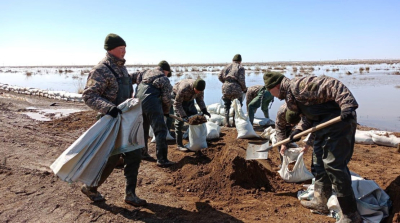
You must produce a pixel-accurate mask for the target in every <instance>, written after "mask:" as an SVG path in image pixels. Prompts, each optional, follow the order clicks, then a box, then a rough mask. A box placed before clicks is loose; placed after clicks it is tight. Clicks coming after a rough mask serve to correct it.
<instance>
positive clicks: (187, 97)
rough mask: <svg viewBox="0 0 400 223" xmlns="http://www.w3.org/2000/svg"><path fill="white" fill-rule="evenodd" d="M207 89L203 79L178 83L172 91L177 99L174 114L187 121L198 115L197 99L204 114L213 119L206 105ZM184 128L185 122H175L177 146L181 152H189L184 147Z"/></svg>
mask: <svg viewBox="0 0 400 223" xmlns="http://www.w3.org/2000/svg"><path fill="white" fill-rule="evenodd" d="M205 88H206V82H205V81H204V80H203V79H197V80H193V79H185V80H182V81H179V82H178V83H176V84H175V85H174V88H173V90H172V91H173V92H172V97H173V98H174V99H175V100H174V106H173V107H174V113H175V114H176V115H177V116H179V117H181V118H182V119H184V120H185V121H187V118H188V117H189V116H191V115H195V114H197V109H196V107H195V106H194V99H196V102H197V104H198V105H199V107H200V109H201V111H202V112H203V114H205V115H208V116H209V117H211V115H210V113H208V111H207V108H206V104H205V103H204V89H205ZM182 127H183V122H181V121H179V120H175V134H176V144H177V146H178V149H179V150H180V151H188V150H187V149H186V148H185V147H183V143H182Z"/></svg>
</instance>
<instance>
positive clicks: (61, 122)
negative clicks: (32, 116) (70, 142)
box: [40, 111, 97, 131]
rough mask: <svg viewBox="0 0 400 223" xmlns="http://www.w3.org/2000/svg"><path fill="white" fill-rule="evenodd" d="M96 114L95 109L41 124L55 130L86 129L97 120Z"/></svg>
mask: <svg viewBox="0 0 400 223" xmlns="http://www.w3.org/2000/svg"><path fill="white" fill-rule="evenodd" d="M96 115H97V112H95V111H83V112H77V113H74V114H73V115H69V116H66V117H63V118H59V119H53V120H51V121H48V122H42V123H40V125H41V126H43V127H45V128H50V129H52V130H55V131H71V130H79V129H85V130H86V129H88V128H89V127H90V126H92V125H93V124H94V123H95V122H96V121H97V118H96Z"/></svg>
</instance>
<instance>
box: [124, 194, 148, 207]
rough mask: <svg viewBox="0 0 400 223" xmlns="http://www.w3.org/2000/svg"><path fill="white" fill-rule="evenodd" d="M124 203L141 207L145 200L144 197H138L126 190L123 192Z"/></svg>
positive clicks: (145, 202)
mask: <svg viewBox="0 0 400 223" xmlns="http://www.w3.org/2000/svg"><path fill="white" fill-rule="evenodd" d="M125 203H127V204H130V205H133V206H135V207H141V206H145V205H146V204H147V201H146V200H144V199H140V198H139V197H138V196H136V194H135V193H132V192H127V193H126V194H125Z"/></svg>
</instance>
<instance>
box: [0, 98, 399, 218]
mask: <svg viewBox="0 0 400 223" xmlns="http://www.w3.org/2000/svg"><path fill="white" fill-rule="evenodd" d="M53 102H57V104H56V106H58V108H80V109H83V110H85V111H83V112H80V113H75V114H72V115H70V116H68V117H64V118H61V119H55V120H52V121H49V122H39V121H34V120H32V119H30V118H29V117H28V116H26V115H24V114H22V113H23V112H24V111H26V108H27V107H30V106H35V107H36V108H49V105H50V104H52V103H53ZM95 115H96V113H95V112H94V111H90V110H89V109H88V108H87V107H86V106H84V105H83V104H74V103H66V102H59V101H53V100H49V99H43V98H37V97H34V96H21V95H15V94H11V93H9V92H4V91H0V158H1V159H0V198H1V199H0V222H131V221H138V222H335V221H334V219H333V218H329V217H325V216H321V215H316V214H312V213H310V211H309V210H307V209H305V208H303V207H302V206H301V205H300V202H299V201H298V200H297V198H296V194H297V191H299V190H301V189H302V184H296V183H285V182H284V181H283V180H281V179H280V177H279V175H278V174H277V172H276V168H277V166H278V164H279V157H278V154H277V152H276V151H272V152H270V155H269V156H270V158H269V159H268V160H266V162H265V165H261V164H260V163H258V162H257V161H245V159H244V157H245V148H246V147H247V140H243V139H236V136H237V132H236V130H235V129H227V128H222V134H221V139H220V140H214V141H209V142H208V145H209V148H207V149H206V150H204V152H203V153H204V156H196V155H195V154H193V153H184V152H180V151H178V150H176V146H175V145H173V144H172V143H171V144H170V145H169V158H170V159H171V160H173V161H175V162H177V165H175V166H173V167H171V168H166V169H162V168H159V167H157V166H156V164H155V163H154V162H147V161H143V162H142V164H141V167H140V173H139V180H138V188H137V194H138V195H139V196H140V197H141V198H144V199H146V200H147V201H148V202H149V204H148V205H147V206H146V207H144V208H135V207H132V206H130V205H127V204H125V203H124V202H123V195H124V177H123V172H122V170H121V169H116V170H115V171H114V172H113V173H112V174H111V176H110V177H109V178H108V179H107V181H106V182H105V183H104V185H102V186H101V187H100V188H99V191H100V192H101V193H103V195H105V196H106V198H107V200H106V201H105V202H102V203H92V202H90V201H89V200H88V199H87V198H86V197H85V196H84V195H83V194H81V192H80V184H68V183H66V182H63V181H61V180H60V179H58V177H56V176H54V174H53V173H52V172H51V170H50V169H49V165H50V164H51V163H52V162H53V161H54V160H55V159H56V158H57V157H58V156H59V155H60V154H61V153H62V152H63V151H64V150H65V149H66V148H67V147H68V146H69V145H70V144H71V143H73V142H74V141H75V140H76V139H77V138H78V137H79V136H80V135H81V134H82V133H83V132H84V131H86V130H87V129H88V128H89V127H90V126H91V125H92V124H93V123H94V122H95ZM257 130H258V131H262V129H261V128H259V129H257ZM397 136H400V134H399V133H397ZM150 154H151V155H152V156H153V157H155V145H154V144H150ZM310 159H311V151H309V152H308V153H307V154H306V155H305V162H306V164H307V166H308V168H309V169H310V162H311V161H310ZM399 163H400V153H399V152H397V149H396V148H391V147H384V146H376V145H356V148H355V153H354V156H353V160H352V161H351V162H350V165H349V167H350V169H351V170H352V171H354V172H356V173H358V174H360V175H361V176H362V177H364V178H367V179H371V180H374V181H375V182H376V183H377V184H378V185H379V186H380V187H381V188H383V189H384V190H385V191H386V192H387V193H388V194H389V196H390V197H391V200H392V202H393V209H392V211H391V215H390V216H389V217H388V218H386V219H385V220H384V222H400V165H399Z"/></svg>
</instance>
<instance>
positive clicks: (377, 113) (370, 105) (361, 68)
mask: <svg viewBox="0 0 400 223" xmlns="http://www.w3.org/2000/svg"><path fill="white" fill-rule="evenodd" d="M199 68H200V69H201V70H202V71H198V70H199ZM222 68H223V67H221V66H218V67H212V66H203V67H195V66H193V67H188V68H187V67H186V68H185V67H173V70H174V71H175V72H174V73H173V76H172V77H171V78H170V80H171V84H172V85H173V84H175V83H176V82H178V81H180V80H182V79H187V78H197V77H201V78H203V79H204V80H205V81H206V83H207V87H206V90H205V93H204V94H205V102H206V104H207V105H208V104H212V103H220V102H221V96H222V93H221V87H222V83H221V82H219V80H218V73H219V71H220V70H221V69H222ZM268 68H269V69H273V70H277V71H281V72H283V73H284V74H285V76H287V77H288V78H293V77H295V76H298V75H302V76H304V75H317V76H318V75H327V76H331V77H334V78H337V79H339V80H340V81H342V82H343V83H344V84H345V85H346V86H347V87H349V89H350V90H351V92H352V93H353V95H354V96H355V98H356V100H357V102H358V103H359V108H358V109H357V115H358V123H359V124H361V125H365V126H369V127H374V128H378V129H380V130H388V131H397V132H400V99H399V96H400V64H390V65H389V64H374V65H367V64H357V65H323V66H300V65H299V66H295V68H297V70H296V69H294V67H293V66H286V67H278V66H276V67H271V66H257V65H256V66H245V69H246V85H247V86H248V87H249V86H252V85H262V84H263V73H262V71H261V70H265V69H268ZM90 69H91V67H87V68H73V67H68V68H62V67H61V68H60V67H55V68H41V67H36V68H6V67H2V68H0V83H3V84H9V85H17V86H21V87H32V88H40V89H47V90H55V91H68V92H72V93H77V92H78V91H79V89H83V88H84V85H85V83H86V78H87V75H88V72H89V70H90ZM140 69H142V68H128V72H129V73H131V72H134V71H136V70H140ZM282 69H283V70H282ZM60 70H61V71H63V72H61V73H60ZM65 70H69V71H68V72H65ZM194 70H196V71H194ZM282 103H283V101H279V100H278V99H276V98H275V101H274V103H273V104H272V107H271V109H270V112H269V113H270V118H271V119H273V120H275V118H276V112H277V110H278V109H279V107H280V105H281V104H282ZM244 109H245V108H244ZM256 117H263V114H262V112H261V111H260V110H258V111H257V113H256Z"/></svg>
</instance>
